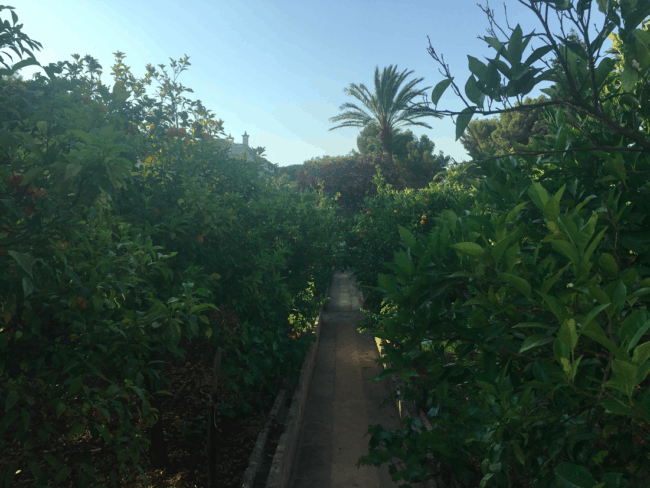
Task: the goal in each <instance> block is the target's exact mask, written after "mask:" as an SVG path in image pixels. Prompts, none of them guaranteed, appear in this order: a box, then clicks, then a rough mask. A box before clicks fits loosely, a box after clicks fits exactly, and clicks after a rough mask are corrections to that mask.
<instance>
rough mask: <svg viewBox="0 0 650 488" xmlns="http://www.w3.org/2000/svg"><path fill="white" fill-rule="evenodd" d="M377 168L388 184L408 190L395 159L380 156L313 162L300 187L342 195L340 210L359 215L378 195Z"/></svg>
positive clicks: (301, 177)
mask: <svg viewBox="0 0 650 488" xmlns="http://www.w3.org/2000/svg"><path fill="white" fill-rule="evenodd" d="M377 168H379V170H380V171H381V172H382V174H383V175H384V177H385V178H386V181H387V182H388V183H390V184H392V185H395V186H397V187H399V188H404V181H403V179H402V175H401V172H400V171H399V168H397V166H395V163H394V162H393V159H392V158H391V156H390V155H387V154H377V153H370V154H367V155H366V156H359V155H358V154H357V155H355V154H351V155H348V156H338V157H330V156H325V157H320V158H314V159H310V160H308V161H306V162H305V168H304V169H303V170H302V171H300V172H299V173H298V176H297V178H298V187H299V188H301V189H317V188H322V190H323V191H324V192H325V193H326V194H328V195H331V196H333V197H334V196H336V195H337V194H338V195H339V196H338V197H337V203H338V205H339V207H340V209H341V210H342V211H343V212H345V213H349V212H355V211H358V210H359V209H360V208H361V206H362V204H363V201H364V198H365V197H366V196H374V195H376V194H377V186H376V185H375V184H374V183H373V178H374V176H375V175H376V173H377Z"/></svg>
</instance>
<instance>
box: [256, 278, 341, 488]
mask: <svg viewBox="0 0 650 488" xmlns="http://www.w3.org/2000/svg"><path fill="white" fill-rule="evenodd" d="M330 288H331V283H330V285H328V287H327V291H326V292H325V296H324V297H323V298H325V297H329V296H330ZM324 307H325V305H324V304H323V305H321V308H320V310H319V311H318V317H317V318H316V320H315V321H314V327H313V328H314V331H315V333H316V341H315V342H312V343H311V344H310V345H309V350H308V351H307V356H306V357H305V362H304V363H303V365H302V369H301V370H300V378H299V379H298V385H297V386H296V391H295V393H294V395H293V400H292V402H291V407H289V412H288V413H287V419H286V422H285V428H284V432H283V434H282V436H281V437H280V440H279V441H278V447H277V448H276V450H275V455H274V456H273V462H272V464H271V470H270V471H269V477H268V478H267V481H266V488H286V487H287V486H288V484H289V478H290V477H291V471H292V469H293V464H294V461H295V458H296V451H297V450H298V443H299V441H300V432H301V430H302V423H303V420H304V417H305V405H306V404H307V396H308V394H309V385H310V384H311V378H312V375H313V372H314V366H315V364H316V353H317V352H318V344H319V341H320V331H321V324H322V318H323V309H324Z"/></svg>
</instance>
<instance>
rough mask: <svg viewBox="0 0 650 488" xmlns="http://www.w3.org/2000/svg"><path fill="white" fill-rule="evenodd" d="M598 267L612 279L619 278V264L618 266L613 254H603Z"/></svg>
mask: <svg viewBox="0 0 650 488" xmlns="http://www.w3.org/2000/svg"><path fill="white" fill-rule="evenodd" d="M598 266H600V269H601V270H602V271H604V273H605V274H606V275H607V276H609V277H610V278H616V276H618V264H616V259H614V256H612V255H611V254H609V253H606V252H604V253H602V254H601V255H600V258H598Z"/></svg>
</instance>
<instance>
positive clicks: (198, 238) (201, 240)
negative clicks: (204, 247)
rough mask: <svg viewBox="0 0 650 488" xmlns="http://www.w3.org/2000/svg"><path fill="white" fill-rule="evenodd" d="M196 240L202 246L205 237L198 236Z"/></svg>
mask: <svg viewBox="0 0 650 488" xmlns="http://www.w3.org/2000/svg"><path fill="white" fill-rule="evenodd" d="M196 238H197V240H198V241H199V242H200V243H201V244H203V236H202V235H201V234H196Z"/></svg>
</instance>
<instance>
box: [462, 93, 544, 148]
mask: <svg viewBox="0 0 650 488" xmlns="http://www.w3.org/2000/svg"><path fill="white" fill-rule="evenodd" d="M547 100H548V97H547V96H545V95H540V96H539V97H537V98H535V99H533V98H530V97H526V99H525V100H524V103H523V104H520V103H519V102H516V104H515V107H519V106H520V105H532V104H540V103H542V102H544V101H547ZM537 135H543V136H546V135H548V130H547V128H546V122H545V121H544V107H537V108H534V109H531V110H529V111H515V112H504V113H501V114H499V116H498V117H492V118H488V119H481V120H472V121H471V122H470V123H469V125H468V126H467V130H466V132H465V134H464V135H463V136H462V137H461V138H460V141H461V142H462V144H463V147H464V148H465V150H466V151H467V152H468V153H469V154H471V155H476V156H479V155H485V154H500V155H503V154H508V153H509V152H511V151H512V150H513V148H514V147H515V145H516V144H518V145H520V146H527V145H528V144H529V143H530V142H531V141H532V138H534V137H535V136H537Z"/></svg>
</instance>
